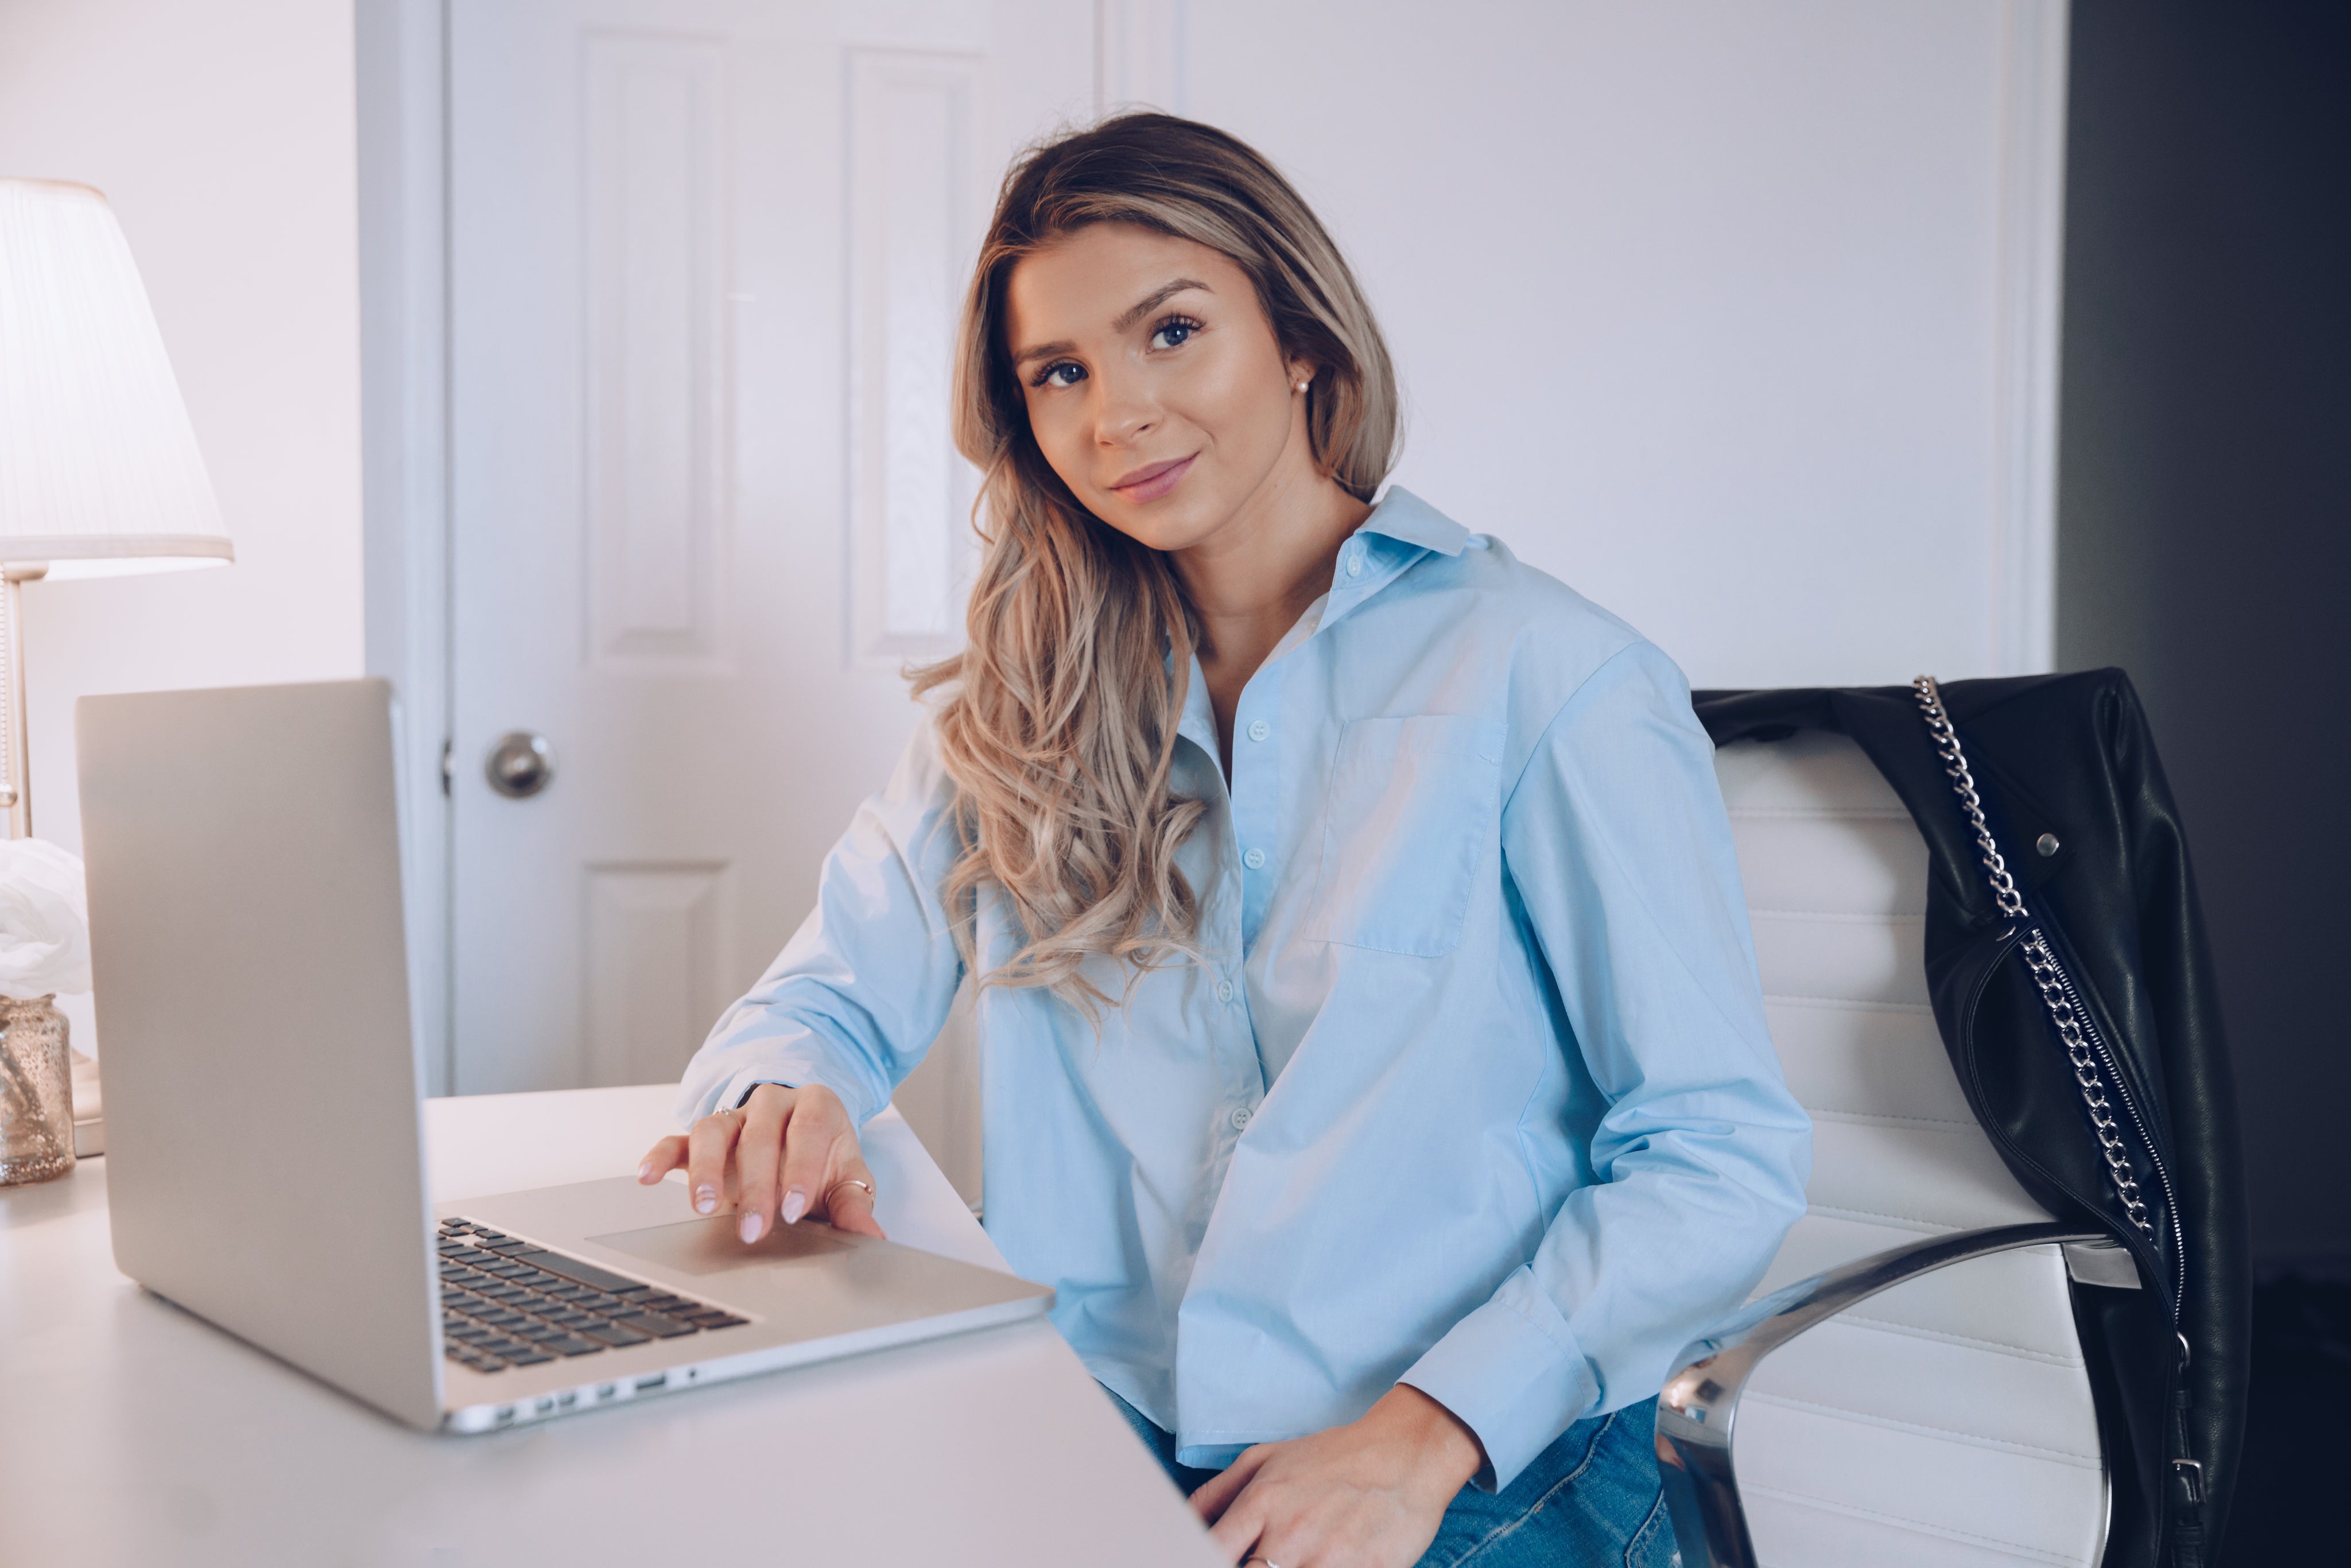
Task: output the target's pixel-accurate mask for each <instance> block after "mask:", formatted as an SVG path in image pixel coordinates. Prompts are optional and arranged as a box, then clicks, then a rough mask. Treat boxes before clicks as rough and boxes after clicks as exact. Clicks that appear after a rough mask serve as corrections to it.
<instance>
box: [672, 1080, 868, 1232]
mask: <svg viewBox="0 0 2351 1568" xmlns="http://www.w3.org/2000/svg"><path fill="white" fill-rule="evenodd" d="M678 1166H684V1167H685V1188H686V1192H687V1194H688V1199H689V1201H690V1202H691V1203H692V1204H693V1205H694V1211H695V1213H696V1214H716V1213H717V1212H718V1207H719V1205H721V1204H723V1203H725V1202H726V1201H727V1199H728V1198H729V1197H733V1199H734V1202H735V1208H736V1212H737V1213H738V1214H740V1215H741V1216H742V1217H743V1218H742V1223H741V1225H740V1227H739V1229H740V1232H741V1234H742V1237H743V1239H744V1240H745V1241H757V1240H758V1239H759V1238H760V1237H762V1236H764V1235H766V1234H767V1233H768V1230H769V1229H770V1228H772V1227H773V1226H774V1225H775V1224H776V1222H777V1221H778V1219H781V1220H782V1222H783V1223H784V1224H786V1225H796V1224H798V1223H799V1221H800V1220H801V1219H803V1218H807V1219H821V1220H823V1221H825V1222H826V1223H827V1224H829V1225H831V1226H832V1227H833V1228H835V1229H838V1230H850V1231H854V1232H856V1233H857V1234H858V1235H860V1236H874V1237H878V1236H880V1235H881V1234H882V1228H881V1227H880V1226H879V1225H876V1224H875V1223H874V1222H873V1173H872V1171H870V1170H868V1169H867V1168H866V1166H865V1155H864V1154H863V1152H862V1150H861V1149H860V1148H859V1147H858V1144H857V1128H856V1127H855V1125H854V1124H852V1123H851V1121H850V1119H849V1109H848V1107H847V1106H845V1105H843V1104H841V1097H840V1096H839V1095H837V1094H835V1093H834V1092H832V1091H831V1090H830V1089H827V1088H825V1087H824V1086H823V1085H822V1084H819V1083H811V1084H810V1085H809V1086H808V1087H806V1088H804V1089H787V1088H785V1087H784V1086H783V1085H782V1084H780V1083H762V1084H760V1085H759V1086H758V1088H757V1089H754V1090H752V1091H751V1096H750V1098H749V1099H747V1100H746V1101H744V1102H743V1105H742V1108H741V1109H740V1110H735V1111H719V1112H716V1113H713V1114H711V1115H707V1116H705V1117H704V1118H703V1119H702V1120H701V1121H699V1122H696V1123H695V1124H694V1131H693V1132H691V1133H688V1134H684V1135H679V1134H672V1135H670V1136H669V1137H666V1138H664V1139H663V1140H662V1141H661V1142H660V1143H658V1144H655V1145H653V1148H652V1150H651V1152H649V1153H648V1154H647V1155H645V1163H644V1164H643V1165H642V1166H638V1167H637V1180H639V1181H640V1182H643V1184H644V1185H645V1186H652V1185H653V1183H655V1182H657V1181H659V1180H661V1179H662V1177H664V1176H667V1175H668V1174H669V1173H670V1172H672V1171H674V1170H675V1169H677V1167H678ZM861 1184H862V1185H861Z"/></svg>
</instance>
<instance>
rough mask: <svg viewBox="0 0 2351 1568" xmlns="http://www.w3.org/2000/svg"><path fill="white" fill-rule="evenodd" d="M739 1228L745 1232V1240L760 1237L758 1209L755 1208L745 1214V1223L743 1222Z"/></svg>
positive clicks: (753, 1239) (755, 1239) (754, 1239)
mask: <svg viewBox="0 0 2351 1568" xmlns="http://www.w3.org/2000/svg"><path fill="white" fill-rule="evenodd" d="M739 1228H740V1229H741V1230H742V1232H743V1239H744V1240H746V1241H757V1240H758V1239H759V1215H758V1210H756V1209H754V1210H753V1211H752V1212H751V1213H749V1214H747V1215H745V1216H744V1217H743V1223H742V1225H741V1226H740V1227H739Z"/></svg>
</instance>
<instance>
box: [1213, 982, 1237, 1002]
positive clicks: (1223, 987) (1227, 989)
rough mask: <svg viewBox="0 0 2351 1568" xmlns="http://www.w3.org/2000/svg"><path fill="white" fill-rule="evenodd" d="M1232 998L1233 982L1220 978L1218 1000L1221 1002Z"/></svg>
mask: <svg viewBox="0 0 2351 1568" xmlns="http://www.w3.org/2000/svg"><path fill="white" fill-rule="evenodd" d="M1232 999H1233V983H1232V982H1231V981H1230V980H1218V981H1217V1000H1218V1001H1220V1002H1228V1001H1231V1000H1232Z"/></svg>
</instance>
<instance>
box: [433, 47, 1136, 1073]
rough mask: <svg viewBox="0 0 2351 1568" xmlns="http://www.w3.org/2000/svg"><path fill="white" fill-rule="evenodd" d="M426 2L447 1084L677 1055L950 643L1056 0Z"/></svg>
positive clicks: (900, 730) (1081, 87)
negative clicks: (981, 324) (436, 203)
mask: <svg viewBox="0 0 2351 1568" xmlns="http://www.w3.org/2000/svg"><path fill="white" fill-rule="evenodd" d="M449 16H450V46H449V52H450V98H449V102H450V138H451V140H450V147H451V164H450V190H451V223H450V248H451V319H452V340H451V345H450V347H451V362H452V373H451V381H452V391H451V396H452V426H453V442H452V454H453V455H452V469H453V472H452V484H453V500H452V513H453V520H452V532H453V544H452V555H453V560H452V583H453V601H452V623H453V631H452V640H453V646H452V664H453V674H452V686H453V691H452V708H453V720H452V733H453V737H454V738H453V745H452V758H451V771H452V787H451V788H452V808H453V836H454V852H453V860H454V864H453V868H452V870H453V883H454V895H453V896H454V911H453V924H454V946H455V966H454V967H455V977H454V978H455V1009H454V1010H455V1019H454V1022H455V1090H456V1092H466V1093H476V1092H498V1091H512V1090H528V1089H554V1088H564V1087H570V1086H575V1085H585V1084H602V1083H628V1082H650V1081H656V1080H661V1079H666V1078H674V1077H675V1076H676V1075H677V1073H678V1071H679V1070H680V1068H681V1067H682V1065H683V1064H684V1061H685V1058H686V1057H687V1055H688V1054H689V1053H690V1052H691V1051H693V1050H694V1048H695V1045H697V1044H698V1043H699V1042H700V1040H701V1039H702V1037H703V1035H704V1033H705V1031H706V1030H708V1028H709V1027H710V1024H711V1022H712V1020H713V1019H714V1018H715V1017H716V1014H717V1013H718V1011H719V1009H721V1008H723V1007H724V1006H725V1004H726V1002H727V1001H728V1000H729V999H731V998H733V997H734V996H735V995H737V993H739V992H740V991H741V990H742V989H743V988H745V987H746V986H747V985H748V984H749V982H750V981H751V980H752V979H753V978H754V977H756V976H757V975H758V971H759V969H760V968H761V967H763V966H764V965H765V963H766V962H767V960H768V958H769V957H771V956H773V955H774V953H775V951H776V949H777V948H778V946H781V944H782V943H783V941H784V939H785V938H786V937H787V936H789V934H790V932H791V929H792V927H793V926H794V925H797V924H798V922H799V920H800V918H801V917H802V916H803V915H805V914H806V913H807V911H808V909H809V908H810V905H811V904H812V903H813V902H814V898H815V893H816V878H817V872H818V867H819V863H820V860H821V857H822V855H823V852H824V851H825V849H826V848H827V847H828V846H829V845H830V844H831V841H832V840H833V838H834V837H835V836H836V835H837V834H839V833H840V831H841V830H842V828H843V827H844V826H846V824H847V823H848V821H849V818H850V814H851V812H852V810H853V809H854V807H855V804H856V802H857V800H858V799H859V798H860V797H861V796H862V795H863V794H865V793H866V792H868V791H870V790H872V789H875V788H878V787H879V785H880V784H881V782H882V781H883V779H885V778H886V777H887V775H888V772H889V769H890V768H891V765H892V763H893V759H894V758H895V756H896V753H897V751H898V749H899V747H901V745H902V744H903V743H904V738H905V737H906V734H907V732H908V730H909V729H910V727H912V725H913V723H914V707H913V705H912V704H911V703H910V702H909V700H908V698H907V695H906V691H905V686H904V682H903V681H902V679H901V678H900V676H899V674H898V670H899V667H900V666H901V665H902V664H904V663H905V662H906V661H907V660H909V659H910V658H923V657H927V656H931V655H934V654H935V653H938V652H941V651H944V650H946V648H948V647H951V646H952V645H953V641H954V638H955V636H956V633H957V631H958V628H959V625H960V618H961V617H960V605H959V602H958V597H959V589H960V587H961V585H962V583H963V582H964V581H965V580H966V574H967V570H968V565H969V559H970V538H969V529H968V524H967V517H968V508H969V506H970V501H971V489H970V483H971V482H970V476H969V472H968V469H967V465H964V464H963V463H962V461H961V459H960V458H958V457H956V455H955V454H954V452H953V450H952V449H951V447H950V445H949V443H948V439H947V427H946V419H947V408H946V389H947V367H948V354H949V344H950V340H951V334H952V329H953V326H954V322H955V316H956V308H957V304H958V299H959V296H960V293H961V290H962V287H963V285H964V283H965V280H966V277H967V270H968V267H969V265H970V259H971V256H972V254H973V252H974V250H975V248H976V246H977V239H978V235H979V232H980V229H981V227H982V225H984V223H985V221H986V218H987V209H988V204H989V202H990V199H991V197H992V195H993V192H994V186H995V183H996V180H997V179H998V176H999V175H1000V173H1001V172H1002V170H1003V167H1004V164H1005V162H1006V159H1007V158H1008V155H1009V154H1010V153H1011V152H1012V151H1013V149H1014V148H1016V147H1017V146H1019V144H1020V143H1022V142H1024V141H1027V140H1029V138H1031V137H1032V136H1034V135H1036V134H1037V133H1038V132H1040V131H1042V130H1044V129H1045V128H1047V127H1048V126H1050V124H1051V123H1053V122H1054V121H1055V120H1058V119H1061V118H1063V117H1067V116H1073V115H1081V114H1083V113H1084V112H1085V111H1086V110H1087V109H1088V107H1089V102H1090V98H1091V93H1092V6H1091V4H1090V0H1019V3H1018V4H998V5H987V4H985V3H984V0H972V3H963V4H928V5H925V4H921V3H907V4H898V5H871V6H860V5H853V4H843V5H808V4H791V5H786V4H781V3H768V4H747V3H745V4H727V3H721V0H468V3H467V4H465V5H455V6H452V7H451V8H450V12H449ZM512 731H522V732H531V733H535V734H537V735H538V736H541V737H544V738H545V740H546V743H547V746H548V749H549V755H550V757H551V760H552V765H553V766H552V776H551V779H549V782H548V783H547V784H546V786H545V787H544V788H543V789H540V790H539V791H538V793H536V794H532V795H529V796H528V797H524V798H518V799H517V798H508V797H507V796H504V795H501V794H500V793H498V792H497V791H496V790H495V789H492V788H491V785H490V783H489V781H488V779H487V777H486V773H485V762H486V758H487V756H488V754H489V753H490V752H491V750H492V748H493V747H495V746H496V743H497V741H498V739H499V737H501V736H503V735H505V734H507V732H512Z"/></svg>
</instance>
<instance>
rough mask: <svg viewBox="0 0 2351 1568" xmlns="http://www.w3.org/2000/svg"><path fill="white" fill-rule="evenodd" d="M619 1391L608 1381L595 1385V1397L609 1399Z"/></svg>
mask: <svg viewBox="0 0 2351 1568" xmlns="http://www.w3.org/2000/svg"><path fill="white" fill-rule="evenodd" d="M619 1392H620V1390H619V1389H617V1388H615V1387H613V1386H612V1385H611V1384H609V1383H600V1384H598V1385H596V1397H597V1398H599V1399H610V1398H611V1397H612V1396H613V1395H615V1394H617V1393H619Z"/></svg>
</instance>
